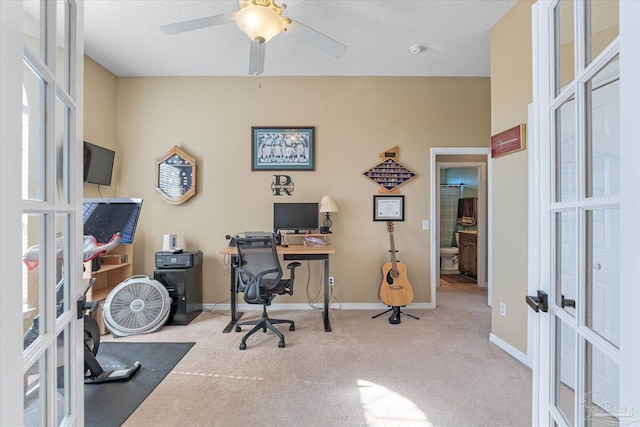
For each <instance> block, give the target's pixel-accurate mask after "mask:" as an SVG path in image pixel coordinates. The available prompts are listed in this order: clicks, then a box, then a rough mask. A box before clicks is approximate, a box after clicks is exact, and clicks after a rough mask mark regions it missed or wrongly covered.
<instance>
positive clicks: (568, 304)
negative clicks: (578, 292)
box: [560, 295, 576, 308]
mask: <svg viewBox="0 0 640 427" xmlns="http://www.w3.org/2000/svg"><path fill="white" fill-rule="evenodd" d="M560 297H561V300H560V305H561V306H562V308H565V307H573V308H576V300H574V299H567V298H565V297H564V295H560Z"/></svg>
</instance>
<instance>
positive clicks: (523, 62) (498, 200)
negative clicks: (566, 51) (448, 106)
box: [490, 0, 534, 354]
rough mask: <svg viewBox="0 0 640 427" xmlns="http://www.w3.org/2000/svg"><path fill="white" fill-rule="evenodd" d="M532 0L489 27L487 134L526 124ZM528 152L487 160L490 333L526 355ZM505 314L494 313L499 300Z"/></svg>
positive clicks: (530, 84)
mask: <svg viewBox="0 0 640 427" xmlns="http://www.w3.org/2000/svg"><path fill="white" fill-rule="evenodd" d="M533 3H534V2H533V1H531V0H521V1H519V2H517V3H516V4H515V5H514V6H513V7H512V8H511V10H510V11H509V13H507V15H505V16H504V17H503V18H502V20H500V22H498V23H497V24H496V25H495V26H494V27H493V29H492V30H491V134H492V135H493V134H496V133H499V132H501V131H503V130H506V129H509V128H512V127H513V126H516V125H518V124H520V123H527V109H528V104H529V103H531V101H532V94H531V87H532V80H531V5H532V4H533ZM527 156H528V150H523V151H519V152H516V153H513V154H509V155H506V156H503V157H498V158H495V159H492V161H491V166H492V175H493V176H492V182H491V183H490V185H491V188H492V191H493V206H492V213H493V235H492V239H493V244H492V256H493V258H492V259H493V263H492V271H493V293H492V307H493V310H492V318H491V331H492V333H493V334H494V335H495V336H497V337H498V338H500V339H502V340H504V341H506V342H507V343H508V344H510V345H511V346H513V347H515V348H516V349H518V350H520V351H521V352H523V353H524V354H527V305H526V304H525V303H524V297H525V295H526V294H527V249H528V239H527V220H528V177H527V174H528V158H527ZM501 302H502V303H505V304H506V305H507V315H506V316H501V315H500V314H499V307H500V303H501Z"/></svg>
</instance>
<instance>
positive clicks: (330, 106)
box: [114, 77, 490, 303]
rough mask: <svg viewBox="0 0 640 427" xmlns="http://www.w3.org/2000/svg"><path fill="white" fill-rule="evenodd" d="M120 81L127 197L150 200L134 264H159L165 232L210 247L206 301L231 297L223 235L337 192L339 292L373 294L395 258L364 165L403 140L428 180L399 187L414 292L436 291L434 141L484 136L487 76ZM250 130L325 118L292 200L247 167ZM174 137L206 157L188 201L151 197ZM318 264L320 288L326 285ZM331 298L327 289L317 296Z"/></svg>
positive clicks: (365, 297)
mask: <svg viewBox="0 0 640 427" xmlns="http://www.w3.org/2000/svg"><path fill="white" fill-rule="evenodd" d="M256 84H257V80H256V79H255V78H248V77H247V78H224V77H216V78H208V77H202V78H187V77H175V78H118V79H117V130H118V131H117V158H118V159H119V160H120V163H119V165H118V166H119V167H118V168H117V176H115V177H114V178H115V180H116V183H117V189H118V193H117V194H118V197H142V198H144V206H143V209H142V214H141V218H140V222H139V225H138V231H137V233H136V238H135V243H134V273H137V274H149V275H151V274H153V269H154V261H153V256H154V253H155V252H156V251H158V250H159V249H161V246H162V235H163V234H164V233H178V234H179V235H180V238H181V240H182V242H180V243H181V245H182V246H184V247H185V248H186V249H201V250H202V251H203V252H204V257H205V261H204V295H203V299H204V301H205V302H206V303H214V302H222V301H225V300H227V299H228V280H229V277H228V265H227V264H228V260H225V259H223V257H221V256H218V255H217V254H216V251H217V250H218V249H219V248H221V247H223V246H224V245H226V244H227V241H226V240H225V238H224V236H225V235H226V234H234V233H237V232H241V231H245V230H271V228H272V221H273V219H272V209H273V208H272V206H273V203H274V202H276V201H319V200H320V198H321V197H322V196H323V195H325V194H328V195H331V196H332V197H333V198H334V200H335V201H336V203H337V204H338V206H339V208H340V212H338V213H335V214H334V215H332V219H333V221H334V225H333V227H332V230H333V232H334V235H333V236H332V238H333V243H334V245H335V246H336V250H337V253H336V255H335V256H333V257H332V259H331V273H330V274H331V275H332V276H335V283H336V285H335V288H334V295H335V297H336V298H337V300H339V301H341V302H345V303H377V302H379V299H378V288H379V286H380V282H381V273H380V267H381V265H382V264H383V263H384V262H387V261H388V259H389V253H388V250H389V236H388V233H387V229H386V226H385V224H384V223H381V222H373V221H372V196H373V195H374V194H376V193H377V186H376V185H375V184H373V183H371V182H370V181H369V180H367V179H366V178H364V177H363V176H362V175H361V174H362V172H363V171H365V170H366V169H368V168H370V167H372V166H374V165H375V164H376V163H377V162H378V161H379V160H380V159H379V157H378V155H379V154H380V153H381V152H383V151H384V150H387V149H389V148H392V147H394V146H396V145H397V146H399V147H400V157H399V161H400V163H402V164H404V165H405V166H407V167H408V168H410V169H412V170H414V171H415V172H416V173H417V174H418V177H417V178H416V179H414V180H412V181H411V182H409V183H407V184H405V185H403V186H402V187H400V189H401V194H403V195H405V198H406V206H405V208H406V213H405V222H403V223H396V226H395V233H394V237H395V243H396V248H397V249H398V250H399V259H400V261H402V262H404V263H405V264H406V265H407V268H408V276H409V281H410V282H411V284H412V287H413V288H414V292H415V300H414V301H415V302H418V303H424V302H430V301H431V295H430V279H429V277H430V271H429V263H430V261H429V257H430V253H429V233H430V232H429V231H422V229H421V224H422V220H423V219H428V218H429V209H430V207H429V148H430V147H432V146H439V147H440V146H487V145H488V141H489V136H490V127H489V124H490V117H489V111H490V85H489V79H487V78H378V77H355V78H350V77H339V78H338V77H336V78H334V77H304V78H303V77H300V78H295V77H286V78H285V77H281V78H278V77H274V78H267V77H263V78H262V88H261V89H258V88H257V87H256ZM251 126H315V127H316V170H315V171H314V172H289V173H287V174H288V175H290V176H291V177H292V179H293V182H294V184H295V190H294V193H293V196H291V197H274V196H273V195H272V194H271V189H270V186H271V182H272V180H273V174H274V173H272V172H252V171H251V168H250V155H251ZM174 145H178V146H180V147H181V148H182V149H183V150H185V151H186V152H187V153H188V154H190V155H191V156H193V157H195V158H196V160H197V163H198V180H197V185H198V191H197V195H196V196H195V197H194V198H192V199H191V200H189V201H188V202H186V203H185V204H183V205H180V206H172V205H169V204H167V203H165V202H164V201H163V200H161V199H160V198H159V197H158V196H157V195H155V194H154V180H155V159H156V158H157V157H159V156H161V155H162V154H164V153H165V152H166V151H167V150H169V149H170V148H171V147H172V146H174ZM319 273H320V270H319V266H317V265H314V263H311V284H310V292H311V293H313V294H315V293H317V292H318V291H317V290H318V288H319V277H320V274H319ZM306 274H307V267H306V266H305V267H303V268H302V269H301V270H300V271H299V275H298V278H299V281H298V287H297V289H296V293H295V295H294V296H293V297H292V298H286V299H285V298H283V299H282V300H281V301H279V302H283V303H284V302H287V301H292V302H306V300H307V296H306V291H305V285H306ZM318 300H319V301H321V298H319V299H318Z"/></svg>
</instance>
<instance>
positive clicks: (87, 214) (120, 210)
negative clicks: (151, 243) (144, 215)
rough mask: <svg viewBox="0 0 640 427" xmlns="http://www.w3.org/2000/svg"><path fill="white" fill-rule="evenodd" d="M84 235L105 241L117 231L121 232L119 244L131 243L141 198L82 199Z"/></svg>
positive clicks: (100, 241) (140, 208)
mask: <svg viewBox="0 0 640 427" xmlns="http://www.w3.org/2000/svg"><path fill="white" fill-rule="evenodd" d="M82 207H83V213H82V222H83V224H84V235H85V236H87V235H90V236H93V237H95V238H96V240H97V241H98V243H107V242H108V241H109V240H111V238H112V237H113V235H114V234H116V233H117V232H120V233H122V240H121V241H120V243H121V244H125V245H130V244H131V243H133V235H134V234H135V232H136V226H137V225H138V218H139V217H140V211H141V210H142V199H124V198H122V199H84V200H83V203H82Z"/></svg>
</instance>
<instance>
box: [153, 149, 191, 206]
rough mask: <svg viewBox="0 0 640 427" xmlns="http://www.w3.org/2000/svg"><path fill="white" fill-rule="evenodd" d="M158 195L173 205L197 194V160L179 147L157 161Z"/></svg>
mask: <svg viewBox="0 0 640 427" xmlns="http://www.w3.org/2000/svg"><path fill="white" fill-rule="evenodd" d="M156 194H157V195H158V196H160V197H161V198H162V199H164V200H165V201H166V202H167V203H171V204H172V205H180V204H182V203H184V202H186V201H187V200H189V199H190V198H192V197H193V196H195V194H196V160H195V159H194V158H193V157H191V156H190V155H188V154H187V153H185V152H184V151H183V150H181V149H180V148H178V146H177V145H176V146H174V147H173V148H172V149H171V150H169V151H167V152H166V153H165V154H164V155H163V156H161V157H158V158H157V159H156Z"/></svg>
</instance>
